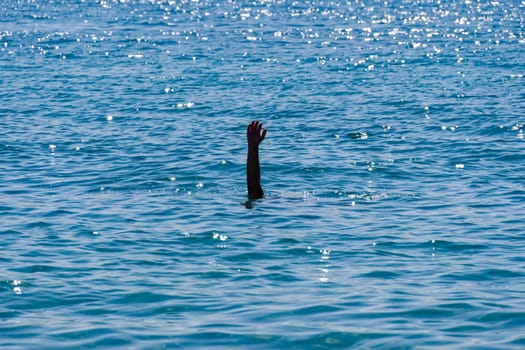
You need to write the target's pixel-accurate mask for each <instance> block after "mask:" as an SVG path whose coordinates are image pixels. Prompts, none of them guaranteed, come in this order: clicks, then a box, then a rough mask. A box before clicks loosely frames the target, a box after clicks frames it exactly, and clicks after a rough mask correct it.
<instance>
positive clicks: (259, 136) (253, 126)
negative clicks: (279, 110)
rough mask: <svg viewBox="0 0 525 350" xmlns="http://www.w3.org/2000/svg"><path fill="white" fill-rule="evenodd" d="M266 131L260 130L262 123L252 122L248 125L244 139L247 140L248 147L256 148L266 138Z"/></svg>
mask: <svg viewBox="0 0 525 350" xmlns="http://www.w3.org/2000/svg"><path fill="white" fill-rule="evenodd" d="M261 131H262V132H261ZM267 131H268V130H267V129H264V130H263V129H262V123H261V122H258V121H253V122H251V123H250V124H249V125H248V130H246V137H247V138H248V147H257V146H259V143H261V142H262V140H264V138H265V137H266V132H267Z"/></svg>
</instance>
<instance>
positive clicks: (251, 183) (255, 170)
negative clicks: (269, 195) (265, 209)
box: [246, 146, 264, 199]
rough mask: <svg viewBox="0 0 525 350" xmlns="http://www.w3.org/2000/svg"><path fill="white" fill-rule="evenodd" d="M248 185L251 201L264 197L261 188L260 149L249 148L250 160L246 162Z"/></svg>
mask: <svg viewBox="0 0 525 350" xmlns="http://www.w3.org/2000/svg"><path fill="white" fill-rule="evenodd" d="M246 183H247V185H248V197H249V198H251V199H257V198H262V197H263V196H264V193H263V190H262V187H261V169H260V165H259V147H258V146H252V147H250V146H249V147H248V160H247V162H246Z"/></svg>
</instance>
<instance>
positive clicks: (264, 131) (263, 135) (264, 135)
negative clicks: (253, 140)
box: [261, 129, 268, 141]
mask: <svg viewBox="0 0 525 350" xmlns="http://www.w3.org/2000/svg"><path fill="white" fill-rule="evenodd" d="M267 131H268V129H264V130H263V133H262V135H261V141H262V140H264V138H265V137H266V132H267Z"/></svg>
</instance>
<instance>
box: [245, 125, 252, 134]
mask: <svg viewBox="0 0 525 350" xmlns="http://www.w3.org/2000/svg"><path fill="white" fill-rule="evenodd" d="M252 124H253V123H250V124H248V129H246V132H247V133H248V134H251V133H252V129H253V128H252Z"/></svg>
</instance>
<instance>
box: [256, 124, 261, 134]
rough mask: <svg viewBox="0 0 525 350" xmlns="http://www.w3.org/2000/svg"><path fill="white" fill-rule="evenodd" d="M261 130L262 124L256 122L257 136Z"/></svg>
mask: <svg viewBox="0 0 525 350" xmlns="http://www.w3.org/2000/svg"><path fill="white" fill-rule="evenodd" d="M261 129H262V123H261V122H257V129H256V130H257V134H260V133H261Z"/></svg>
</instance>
